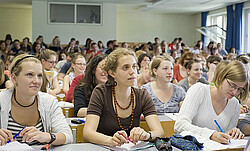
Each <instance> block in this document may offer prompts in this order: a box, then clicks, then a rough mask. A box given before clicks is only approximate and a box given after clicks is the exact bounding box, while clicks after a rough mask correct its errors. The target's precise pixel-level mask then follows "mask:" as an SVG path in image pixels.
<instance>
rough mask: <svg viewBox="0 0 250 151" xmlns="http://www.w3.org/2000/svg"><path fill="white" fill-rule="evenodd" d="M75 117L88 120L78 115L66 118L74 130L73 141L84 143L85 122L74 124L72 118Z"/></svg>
mask: <svg viewBox="0 0 250 151" xmlns="http://www.w3.org/2000/svg"><path fill="white" fill-rule="evenodd" d="M73 119H81V120H84V121H85V120H86V118H78V117H74V118H66V121H67V123H68V124H69V126H70V128H71V130H72V134H73V143H83V142H84V140H83V128H84V124H74V123H71V120H73Z"/></svg>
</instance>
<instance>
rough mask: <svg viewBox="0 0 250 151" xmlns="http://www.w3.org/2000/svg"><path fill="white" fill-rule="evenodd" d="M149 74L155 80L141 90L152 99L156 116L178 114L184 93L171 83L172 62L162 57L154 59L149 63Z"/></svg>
mask: <svg viewBox="0 0 250 151" xmlns="http://www.w3.org/2000/svg"><path fill="white" fill-rule="evenodd" d="M150 73H151V76H152V77H154V78H155V80H154V81H153V82H149V83H147V84H145V85H143V86H142V88H145V89H146V90H147V91H148V93H149V95H150V96H151V98H152V99H153V101H154V104H155V108H156V112H157V114H163V113H177V112H179V109H180V106H181V102H182V101H183V100H184V98H185V91H184V90H183V89H182V88H181V87H179V86H177V85H175V84H173V83H171V81H172V78H173V64H172V62H171V61H170V60H169V59H168V58H165V57H162V56H160V57H156V58H155V59H154V60H153V61H152V63H151V66H150Z"/></svg>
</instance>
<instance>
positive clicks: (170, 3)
mask: <svg viewBox="0 0 250 151" xmlns="http://www.w3.org/2000/svg"><path fill="white" fill-rule="evenodd" d="M49 1H55V2H60V1H61V2H77V3H79V2H83V3H86V2H87V3H114V4H117V7H118V11H128V10H129V11H134V12H137V11H140V12H159V13H199V12H203V11H209V10H214V9H217V8H222V7H225V6H227V5H230V4H235V3H239V2H244V1H249V0H49ZM0 7H32V0H0Z"/></svg>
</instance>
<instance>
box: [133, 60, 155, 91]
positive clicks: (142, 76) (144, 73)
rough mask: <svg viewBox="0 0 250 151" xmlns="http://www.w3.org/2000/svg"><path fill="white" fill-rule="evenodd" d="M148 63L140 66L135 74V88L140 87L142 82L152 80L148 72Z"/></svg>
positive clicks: (145, 82)
mask: <svg viewBox="0 0 250 151" xmlns="http://www.w3.org/2000/svg"><path fill="white" fill-rule="evenodd" d="M149 71H150V69H149V64H147V65H145V66H144V67H142V68H141V69H140V71H139V74H138V75H137V86H135V87H137V88H141V86H143V85H144V84H147V83H148V82H150V81H153V80H154V79H153V77H151V75H150V74H149Z"/></svg>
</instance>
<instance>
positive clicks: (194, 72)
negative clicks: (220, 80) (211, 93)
mask: <svg viewBox="0 0 250 151" xmlns="http://www.w3.org/2000/svg"><path fill="white" fill-rule="evenodd" d="M184 66H185V68H186V69H187V74H188V77H186V78H185V79H183V80H181V81H180V82H179V83H178V84H177V85H178V86H181V87H182V88H183V90H184V91H185V92H187V90H188V89H189V88H190V87H191V86H192V85H194V84H195V83H197V82H201V83H204V84H209V83H208V82H207V80H206V79H205V78H203V77H202V65H201V62H200V61H198V60H190V61H189V62H187V63H185V64H184Z"/></svg>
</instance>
